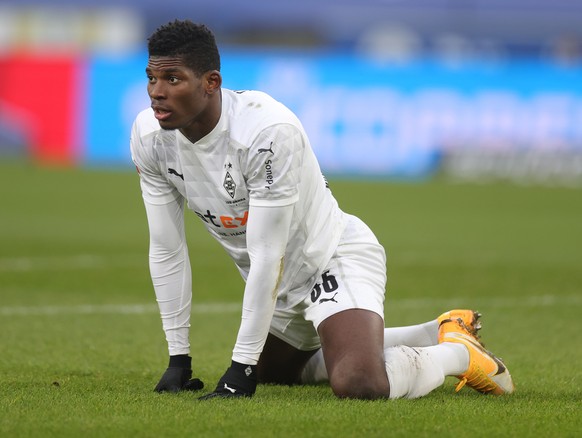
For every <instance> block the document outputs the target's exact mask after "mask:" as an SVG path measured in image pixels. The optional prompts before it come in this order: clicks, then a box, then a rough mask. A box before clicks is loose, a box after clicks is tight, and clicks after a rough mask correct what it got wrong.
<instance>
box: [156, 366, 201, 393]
mask: <svg viewBox="0 0 582 438" xmlns="http://www.w3.org/2000/svg"><path fill="white" fill-rule="evenodd" d="M191 376H192V370H190V369H186V368H178V367H169V368H167V369H166V371H165V372H164V374H163V375H162V378H161V379H160V381H159V382H158V384H157V385H156V387H155V389H154V391H156V392H178V391H180V390H181V389H182V387H183V386H184V384H185V383H187V382H188V380H189V379H190V377H191Z"/></svg>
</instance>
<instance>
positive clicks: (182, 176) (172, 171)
mask: <svg viewBox="0 0 582 438" xmlns="http://www.w3.org/2000/svg"><path fill="white" fill-rule="evenodd" d="M168 173H169V174H170V175H176V176H179V177H180V178H182V181H184V174H183V173H182V174H180V173H178V172H177V171H176V169H172V168H170V169H168Z"/></svg>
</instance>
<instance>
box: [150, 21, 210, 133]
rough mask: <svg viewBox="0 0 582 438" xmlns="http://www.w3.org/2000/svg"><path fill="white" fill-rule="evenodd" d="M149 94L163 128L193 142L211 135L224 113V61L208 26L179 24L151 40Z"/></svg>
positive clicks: (174, 23) (168, 27) (165, 27)
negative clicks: (222, 64) (176, 131)
mask: <svg viewBox="0 0 582 438" xmlns="http://www.w3.org/2000/svg"><path fill="white" fill-rule="evenodd" d="M148 53H149V58H148V65H147V67H146V75H147V77H148V87H147V90H148V95H149V96H150V100H151V103H152V105H151V106H152V109H153V110H154V116H155V117H156V119H157V120H158V122H159V123H160V127H161V128H162V129H179V130H180V131H181V132H182V133H183V134H184V135H186V136H187V137H188V138H189V139H191V140H192V139H194V140H192V141H197V139H199V138H201V136H202V135H205V134H206V133H208V132H210V131H211V130H212V129H213V128H214V126H215V125H216V123H218V120H219V117H220V112H221V91H220V89H221V84H222V77H221V75H220V56H219V54H218V49H217V47H216V42H215V40H214V35H212V32H210V30H208V28H207V27H206V26H204V25H198V24H194V23H192V22H191V21H188V20H186V21H178V20H176V21H173V22H171V23H168V24H166V25H164V26H161V27H160V28H158V30H156V31H155V32H154V33H153V35H152V36H151V37H150V38H149V41H148Z"/></svg>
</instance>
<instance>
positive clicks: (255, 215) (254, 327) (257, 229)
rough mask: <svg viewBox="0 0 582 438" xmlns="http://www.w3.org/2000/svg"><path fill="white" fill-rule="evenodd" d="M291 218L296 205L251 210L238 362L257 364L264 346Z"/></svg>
mask: <svg viewBox="0 0 582 438" xmlns="http://www.w3.org/2000/svg"><path fill="white" fill-rule="evenodd" d="M292 215H293V205H286V206H278V207H256V206H253V205H251V207H250V210H249V220H248V226H247V249H248V252H249V257H250V259H251V268H250V271H249V276H248V278H247V283H246V286H245V293H244V299H243V311H242V320H241V325H240V329H239V332H238V337H237V341H236V345H235V348H234V351H233V357H232V359H233V360H234V361H236V362H240V363H244V364H248V365H255V364H256V363H257V362H258V360H259V356H260V354H261V352H262V350H263V346H264V345H265V341H266V339H267V335H268V333H269V325H270V323H271V319H272V317H273V311H274V309H275V302H276V299H277V293H278V289H279V283H280V280H281V277H282V275H283V269H284V255H285V250H286V248H287V240H288V238H289V227H290V223H291V217H292Z"/></svg>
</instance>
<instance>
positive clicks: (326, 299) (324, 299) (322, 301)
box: [319, 292, 338, 304]
mask: <svg viewBox="0 0 582 438" xmlns="http://www.w3.org/2000/svg"><path fill="white" fill-rule="evenodd" d="M337 294H338V293H337V292H336V293H335V294H334V295H333V297H331V298H322V299H321V300H319V304H321V303H327V302H328V301H333V302H334V303H337V301H336V300H335V296H336V295H337Z"/></svg>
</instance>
